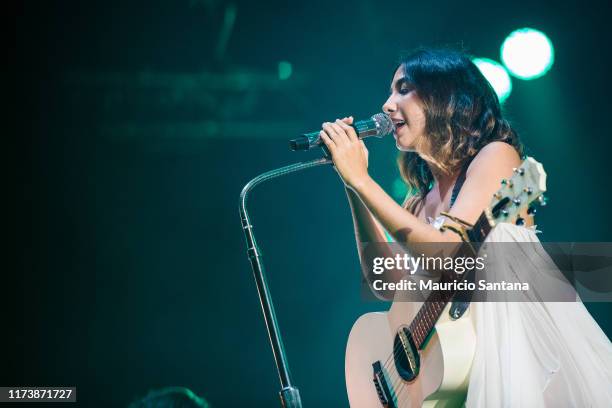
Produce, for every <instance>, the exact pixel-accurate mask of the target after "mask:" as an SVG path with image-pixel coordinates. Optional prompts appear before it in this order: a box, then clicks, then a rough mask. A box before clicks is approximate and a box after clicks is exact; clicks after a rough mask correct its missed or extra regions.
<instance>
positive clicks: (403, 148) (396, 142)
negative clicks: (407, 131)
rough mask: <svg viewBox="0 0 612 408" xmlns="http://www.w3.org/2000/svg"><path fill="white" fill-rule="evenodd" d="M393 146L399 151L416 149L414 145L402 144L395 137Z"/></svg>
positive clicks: (413, 150)
mask: <svg viewBox="0 0 612 408" xmlns="http://www.w3.org/2000/svg"><path fill="white" fill-rule="evenodd" d="M395 147H397V150H399V151H401V152H415V151H416V150H415V149H414V146H404V145H402V144H401V143H400V142H399V140H397V139H395Z"/></svg>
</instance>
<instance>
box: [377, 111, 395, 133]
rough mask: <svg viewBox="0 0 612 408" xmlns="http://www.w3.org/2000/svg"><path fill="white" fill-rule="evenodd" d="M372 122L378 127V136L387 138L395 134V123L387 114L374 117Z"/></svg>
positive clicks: (378, 114)
mask: <svg viewBox="0 0 612 408" xmlns="http://www.w3.org/2000/svg"><path fill="white" fill-rule="evenodd" d="M372 120H373V121H374V122H376V124H377V125H378V132H377V133H378V135H377V136H385V135H388V134H389V133H392V132H393V129H394V126H393V121H392V120H391V118H390V117H389V115H387V114H386V113H382V112H381V113H377V114H375V115H373V116H372Z"/></svg>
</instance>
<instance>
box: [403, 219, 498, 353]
mask: <svg viewBox="0 0 612 408" xmlns="http://www.w3.org/2000/svg"><path fill="white" fill-rule="evenodd" d="M487 211H488V210H485V211H483V212H482V214H480V217H478V220H477V221H476V223H475V224H474V228H472V229H470V230H469V231H468V237H469V238H470V243H471V246H472V248H474V250H475V251H478V249H479V248H480V245H481V244H482V242H484V240H485V239H486V237H487V236H488V235H489V232H491V229H492V228H493V226H495V224H494V223H493V221H492V220H491V219H490V217H489V216H488V214H487ZM467 273H468V272H466V273H464V274H463V275H462V276H461V279H463V278H465V276H466V275H467ZM454 294H455V293H454V292H451V291H443V292H440V291H434V292H432V293H431V294H430V295H429V297H428V298H427V299H426V300H425V302H424V303H423V305H422V306H421V308H420V309H419V311H418V313H417V315H416V316H415V318H414V320H413V321H412V323H411V324H410V326H409V330H410V332H411V333H412V336H413V339H414V341H415V343H416V346H417V348H419V349H421V348H422V347H423V346H424V344H425V342H426V341H427V339H428V337H429V335H430V334H431V332H432V331H433V328H434V327H435V325H436V322H437V321H438V319H439V317H440V315H441V314H442V311H443V310H444V308H445V307H446V304H447V303H448V302H449V301H450V300H451V299H452V297H453V296H454Z"/></svg>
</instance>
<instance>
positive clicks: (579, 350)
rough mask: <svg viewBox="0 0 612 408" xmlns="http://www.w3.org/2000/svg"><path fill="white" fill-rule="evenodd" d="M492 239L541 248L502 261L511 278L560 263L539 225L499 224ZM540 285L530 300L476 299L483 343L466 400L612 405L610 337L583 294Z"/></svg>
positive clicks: (481, 404) (500, 270)
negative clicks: (556, 295)
mask: <svg viewBox="0 0 612 408" xmlns="http://www.w3.org/2000/svg"><path fill="white" fill-rule="evenodd" d="M486 242H514V243H521V242H532V243H535V244H536V245H535V246H536V247H539V248H541V251H540V250H537V251H534V253H533V254H525V255H524V256H520V257H514V258H513V259H512V261H511V262H504V265H506V267H501V268H497V269H496V272H495V273H496V274H500V276H502V275H503V276H505V277H506V278H508V279H506V280H510V281H511V280H513V279H514V280H517V281H520V280H521V277H520V274H521V273H531V274H533V273H539V274H542V275H550V273H551V271H553V270H555V268H556V267H555V264H554V262H553V261H552V259H550V257H548V255H547V254H546V252H545V251H544V249H543V248H542V246H541V244H539V240H538V238H537V236H536V231H535V229H534V228H525V227H518V226H515V225H512V224H500V225H498V226H497V227H495V228H494V229H493V230H492V231H491V233H490V234H489V236H488V237H487V240H486ZM559 273H560V272H559ZM497 278H499V276H498V277H497ZM556 282H558V281H556ZM543 287H544V286H542V287H541V288H540V289H542V288H543ZM563 289H564V288H560V290H563ZM537 290H538V288H537V285H536V288H535V289H534V290H533V291H535V293H533V291H531V296H533V298H530V299H525V301H520V302H518V301H513V302H499V301H498V302H473V303H472V304H471V306H470V307H471V308H472V313H473V314H474V319H475V328H476V335H477V345H476V352H475V356H474V360H473V364H472V370H471V375H470V381H469V388H468V394H467V399H466V401H465V406H466V407H470V408H476V407H478V408H480V407H487V408H490V407H529V408H531V407H612V371H611V369H612V344H611V343H610V340H609V339H608V337H607V336H606V334H605V333H604V332H603V331H602V330H601V328H600V327H599V325H598V324H597V323H596V322H595V320H594V319H593V318H592V317H591V315H590V314H589V312H588V311H587V310H586V308H585V307H584V304H583V303H582V302H581V301H580V299H579V298H578V299H577V300H575V301H566V302H547V301H538V300H537V299H538V297H539V296H538V293H537ZM544 298H545V297H544V296H542V297H541V298H540V299H544ZM513 300H516V299H513Z"/></svg>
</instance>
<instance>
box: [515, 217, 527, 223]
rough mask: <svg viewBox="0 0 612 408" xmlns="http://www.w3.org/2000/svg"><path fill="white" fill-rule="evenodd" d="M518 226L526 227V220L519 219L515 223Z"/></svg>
mask: <svg viewBox="0 0 612 408" xmlns="http://www.w3.org/2000/svg"><path fill="white" fill-rule="evenodd" d="M515 224H516V225H525V219H524V218H521V217H518V218H517V219H516V222H515Z"/></svg>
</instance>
